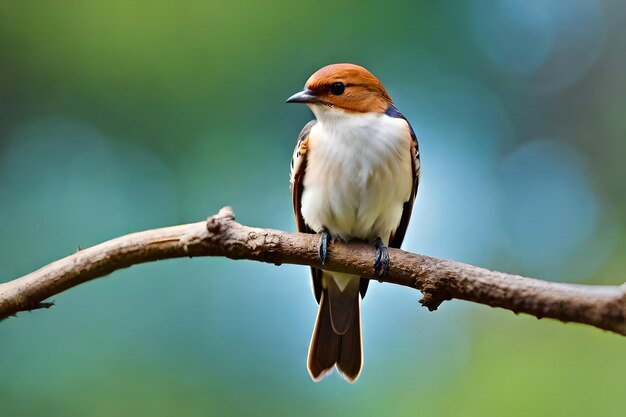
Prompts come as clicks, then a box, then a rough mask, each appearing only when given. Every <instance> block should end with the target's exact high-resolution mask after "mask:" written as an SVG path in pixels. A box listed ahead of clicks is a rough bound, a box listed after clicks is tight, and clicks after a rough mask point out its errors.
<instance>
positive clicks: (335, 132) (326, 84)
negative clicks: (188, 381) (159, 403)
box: [287, 63, 420, 383]
mask: <svg viewBox="0 0 626 417" xmlns="http://www.w3.org/2000/svg"><path fill="white" fill-rule="evenodd" d="M287 103H304V104H306V105H307V106H308V107H309V109H310V110H311V111H312V113H313V115H314V116H315V119H313V120H311V121H310V122H308V123H307V124H306V125H305V126H304V128H303V129H302V131H301V132H300V134H299V135H298V140H297V143H296V147H295V149H294V152H293V157H292V160H291V170H290V174H291V175H290V186H291V195H292V202H293V208H294V215H295V219H296V226H297V229H298V231H299V232H304V233H317V234H319V236H320V240H319V257H320V261H321V264H322V266H323V265H324V264H325V263H326V262H327V260H328V247H329V245H331V244H332V242H334V241H342V242H349V241H351V240H360V241H366V242H368V243H371V244H372V245H374V247H375V248H376V251H375V256H374V259H373V269H374V272H375V273H376V274H377V275H378V276H385V275H386V274H388V273H389V268H390V259H389V251H388V247H392V248H399V247H400V245H401V244H402V241H403V239H404V236H405V234H406V231H407V227H408V224H409V220H410V218H411V212H412V210H413V204H414V201H415V197H416V194H417V188H418V184H419V178H420V156H419V147H418V142H417V137H416V135H415V132H414V130H413V128H412V127H411V124H410V123H409V122H408V120H407V119H406V118H405V117H404V116H403V115H402V113H400V112H399V111H398V109H397V108H396V106H395V105H394V103H393V101H392V99H391V98H390V97H389V94H388V93H387V90H385V87H384V86H383V85H382V84H381V82H380V81H379V80H378V79H377V78H376V77H375V76H374V75H373V74H372V73H371V72H369V71H368V70H367V69H365V68H363V67H362V66H359V65H355V64H347V63H342V64H332V65H327V66H325V67H323V68H321V69H319V70H318V71H316V72H315V73H313V75H311V77H310V78H309V79H308V80H307V81H306V83H305V88H304V90H302V91H300V92H298V93H296V94H294V95H292V96H291V97H289V98H288V99H287ZM311 277H312V284H313V292H314V295H315V299H316V301H317V303H318V312H317V319H316V323H315V327H314V329H313V335H312V337H311V343H310V345H309V353H308V361H307V369H308V371H309V374H310V376H311V378H312V379H313V381H315V382H317V381H320V380H321V379H323V378H324V377H325V376H326V375H328V374H329V373H331V372H332V371H333V368H334V367H336V368H337V370H338V371H339V373H340V374H341V376H343V378H344V379H345V380H346V381H348V382H351V383H352V382H354V381H356V379H357V378H358V377H359V374H360V373H361V369H362V364H363V352H362V337H361V314H360V309H361V299H362V298H363V297H364V296H365V293H366V291H367V287H368V284H369V280H368V279H365V278H361V277H359V276H358V275H350V274H345V273H338V272H331V271H326V270H324V269H320V268H315V267H311Z"/></svg>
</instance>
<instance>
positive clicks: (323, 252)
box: [318, 229, 330, 265]
mask: <svg viewBox="0 0 626 417" xmlns="http://www.w3.org/2000/svg"><path fill="white" fill-rule="evenodd" d="M320 235H321V236H320V247H319V252H318V253H319V256H320V261H321V262H322V265H325V264H326V261H327V260H328V244H329V243H330V234H328V230H326V229H322V231H321V233H320Z"/></svg>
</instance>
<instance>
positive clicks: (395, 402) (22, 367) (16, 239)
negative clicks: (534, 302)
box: [0, 0, 626, 417]
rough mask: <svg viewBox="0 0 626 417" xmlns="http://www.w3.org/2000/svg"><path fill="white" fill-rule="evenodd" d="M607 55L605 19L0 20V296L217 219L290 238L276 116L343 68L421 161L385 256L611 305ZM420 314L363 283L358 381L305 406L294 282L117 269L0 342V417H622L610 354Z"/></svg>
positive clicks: (623, 176) (617, 266) (619, 17)
mask: <svg viewBox="0 0 626 417" xmlns="http://www.w3.org/2000/svg"><path fill="white" fill-rule="evenodd" d="M625 48H626V3H624V2H621V1H618V0H615V1H600V0H589V1H584V0H570V1H567V2H565V1H560V0H545V1H539V0H536V1H520V0H497V1H490V0H485V1H454V0H449V1H437V2H435V1H420V2H416V1H395V2H393V3H389V4H384V3H382V2H380V1H377V2H365V1H362V2H343V1H334V2H327V3H326V2H320V1H317V2H287V1H284V2H254V1H245V2H241V1H229V2H213V1H202V2H200V1H197V2H196V1H186V2H147V1H146V2H129V1H107V2H105V1H100V2H91V1H82V2H51V1H50V2H48V1H39V2H37V1H21V2H20V1H9V0H0V202H1V204H0V230H1V236H2V243H1V245H2V250H0V281H8V280H11V279H13V278H16V277H18V276H21V275H23V274H25V273H28V272H30V271H32V270H34V269H36V268H38V267H40V266H42V265H44V264H46V263H48V262H50V261H53V260H55V259H57V258H60V257H63V256H66V255H68V254H70V253H72V252H74V251H75V249H76V246H77V245H80V246H81V247H87V246H90V245H94V244H96V243H99V242H101V241H104V240H106V239H110V238H113V237H116V236H119V235H122V234H125V233H129V232H133V231H138V230H143V229H147V228H154V227H161V226H167V225H173V224H178V223H185V222H193V221H200V220H202V219H204V218H206V217H207V216H208V215H210V214H213V213H215V212H217V210H219V208H220V207H222V206H223V205H227V204H228V205H232V206H233V207H234V210H235V212H236V214H237V215H238V219H239V220H240V221H241V222H242V223H244V224H249V225H255V226H262V227H273V228H279V229H286V230H294V229H295V227H294V222H293V218H292V208H291V197H290V193H289V187H288V172H289V160H290V157H291V152H292V149H293V146H294V144H295V141H296V137H297V134H298V132H299V130H300V128H301V127H302V126H303V125H304V123H306V122H307V121H308V120H310V119H311V118H312V115H311V114H310V112H309V111H308V110H307V109H306V108H305V107H304V106H294V105H285V104H284V100H285V99H286V98H287V97H288V96H289V95H291V94H292V93H294V92H296V91H298V90H299V89H300V88H301V87H302V86H303V84H304V82H305V80H306V79H307V78H308V77H309V75H310V74H311V73H312V72H314V71H315V70H317V69H318V68H320V67H321V66H323V65H326V64H329V63H334V62H354V63H358V64H361V65H364V66H365V67H367V68H368V69H370V70H371V71H372V72H373V73H374V74H376V75H377V76H378V77H379V78H380V79H381V81H382V82H383V83H384V84H385V86H386V87H387V89H388V90H389V92H390V94H391V96H392V97H393V98H394V99H395V102H396V104H397V106H398V107H399V108H400V110H401V111H402V112H403V113H404V114H405V115H406V116H407V117H408V119H409V120H410V121H411V123H412V124H413V126H414V128H415V130H416V132H417V134H418V137H419V138H420V148H421V154H422V182H421V185H420V191H419V194H418V199H417V206H416V209H415V210H414V213H413V220H412V223H411V226H410V229H409V233H408V235H407V238H406V240H405V245H404V248H405V249H407V250H410V251H415V252H420V253H425V254H429V255H433V256H439V257H445V258H450V259H455V260H459V261H464V262H469V263H473V264H477V265H480V266H484V267H488V268H492V269H500V270H505V271H509V272H514V273H520V274H525V275H530V276H535V277H539V278H545V279H551V280H557V281H567V282H580V283H590V284H601V283H605V284H620V283H621V282H623V280H624V276H625V274H624V271H625V270H626V257H625V256H624V255H623V254H624V251H625V249H626V239H625V234H624V222H625V221H626V137H625V136H626V75H625V74H626V54H625V53H624V51H625ZM419 298H420V295H419V293H417V292H415V291H411V290H409V289H406V288H399V287H396V286H391V285H383V284H379V283H377V282H375V283H372V285H371V286H370V290H369V293H368V296H367V297H366V299H365V300H364V305H363V327H364V350H365V365H364V369H363V373H362V375H361V378H360V379H359V381H358V382H357V383H356V384H354V385H349V384H346V383H345V382H344V381H343V380H342V379H341V378H340V377H339V376H338V375H336V374H334V375H332V376H330V377H328V378H327V379H326V380H324V381H323V382H322V383H320V384H314V383H312V382H311V380H310V379H309V376H308V374H307V371H306V366H305V364H306V355H307V349H308V343H309V337H310V334H311V331H312V327H313V322H314V319H315V315H316V304H315V301H314V298H313V296H312V294H311V291H310V287H309V273H308V270H307V269H306V268H304V267H296V266H289V265H284V266H281V267H275V266H271V265H265V264H260V263H254V262H243V261H239V262H234V261H230V260H225V259H207V258H202V259H192V260H189V259H181V260H173V261H165V262H158V263H153V264H147V265H141V266H136V267H133V268H130V269H128V270H124V271H119V272H116V273H115V274H113V275H112V276H110V277H106V278H103V279H100V280H97V281H95V282H91V283H89V284H87V285H84V286H81V287H78V288H75V289H72V290H71V291H68V292H67V293H64V294H61V295H59V296H57V297H54V300H55V301H56V303H57V305H56V306H55V307H54V308H52V309H50V310H47V311H36V312H33V313H22V314H20V315H19V316H18V317H17V318H12V319H10V320H7V321H5V322H3V323H2V324H0V415H1V416H3V417H4V416H7V417H9V416H10V417H12V416H42V415H45V416H71V415H80V416H117V415H151V416H171V415H175V413H176V415H185V416H206V415H219V416H234V415H259V416H260V415H290V416H294V415H298V416H319V415H363V416H381V415H389V416H415V415H419V416H450V415H455V416H458V415H462V416H484V415H507V416H529V415H546V416H590V415H597V416H600V415H601V416H623V415H624V413H625V411H624V387H625V386H626V359H625V353H626V342H625V339H624V338H622V337H619V336H617V335H613V334H609V333H607V332H603V331H600V330H597V329H593V328H589V327H584V326H580V325H573V324H567V325H564V324H561V323H558V322H554V321H550V320H541V321H537V320H536V319H534V318H530V317H527V316H519V317H518V316H515V315H513V314H512V313H510V312H508V311H504V310H495V309H490V308H487V307H484V306H479V305H473V304H469V303H466V302H460V301H451V302H447V303H445V304H444V305H443V306H442V307H441V308H440V309H439V310H438V311H436V312H434V313H429V312H427V311H426V310H425V309H422V308H419V304H418V300H419Z"/></svg>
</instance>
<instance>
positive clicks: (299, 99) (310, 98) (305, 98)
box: [287, 88, 318, 103]
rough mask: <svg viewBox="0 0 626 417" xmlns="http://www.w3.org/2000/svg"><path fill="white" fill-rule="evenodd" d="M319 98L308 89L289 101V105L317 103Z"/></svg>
mask: <svg viewBox="0 0 626 417" xmlns="http://www.w3.org/2000/svg"><path fill="white" fill-rule="evenodd" d="M316 101H318V98H317V97H316V96H315V95H314V94H313V91H311V90H309V89H308V88H307V89H305V90H302V91H300V92H299V93H296V94H294V95H293V96H291V97H289V98H288V99H287V103H315V102H316Z"/></svg>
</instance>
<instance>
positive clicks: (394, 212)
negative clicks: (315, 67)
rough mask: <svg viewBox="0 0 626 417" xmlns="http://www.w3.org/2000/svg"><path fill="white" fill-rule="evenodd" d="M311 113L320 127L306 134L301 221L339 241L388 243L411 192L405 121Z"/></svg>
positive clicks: (334, 112)
mask: <svg viewBox="0 0 626 417" xmlns="http://www.w3.org/2000/svg"><path fill="white" fill-rule="evenodd" d="M312 107H313V106H312ZM315 107H317V106H315ZM313 111H314V112H315V114H316V116H317V119H318V123H317V124H316V125H315V126H314V127H313V129H312V130H311V133H310V136H309V146H308V153H307V165H306V173H305V175H304V184H303V185H304V190H303V193H302V203H301V204H302V206H301V207H302V216H303V218H304V220H305V222H306V223H307V224H308V225H309V226H310V227H311V228H312V229H314V230H315V231H320V230H321V229H322V227H326V228H327V229H328V231H329V232H330V233H331V234H332V235H333V236H334V237H339V238H341V239H343V240H349V239H351V238H358V239H363V240H372V239H375V238H377V237H380V238H381V239H383V241H384V242H385V243H388V239H389V235H390V234H391V233H392V232H393V231H394V230H395V229H396V228H397V227H398V224H399V223H400V219H401V217H402V208H403V204H404V202H406V201H408V200H409V198H410V195H411V192H412V188H413V186H412V183H413V177H412V168H411V150H410V144H411V138H410V135H409V130H408V125H407V123H406V121H405V120H403V119H399V118H392V117H389V116H387V115H384V114H379V113H365V114H358V115H355V114H351V113H345V112H343V111H341V110H338V109H328V110H327V109H319V108H313Z"/></svg>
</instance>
